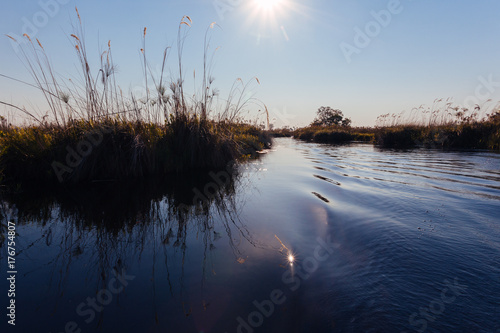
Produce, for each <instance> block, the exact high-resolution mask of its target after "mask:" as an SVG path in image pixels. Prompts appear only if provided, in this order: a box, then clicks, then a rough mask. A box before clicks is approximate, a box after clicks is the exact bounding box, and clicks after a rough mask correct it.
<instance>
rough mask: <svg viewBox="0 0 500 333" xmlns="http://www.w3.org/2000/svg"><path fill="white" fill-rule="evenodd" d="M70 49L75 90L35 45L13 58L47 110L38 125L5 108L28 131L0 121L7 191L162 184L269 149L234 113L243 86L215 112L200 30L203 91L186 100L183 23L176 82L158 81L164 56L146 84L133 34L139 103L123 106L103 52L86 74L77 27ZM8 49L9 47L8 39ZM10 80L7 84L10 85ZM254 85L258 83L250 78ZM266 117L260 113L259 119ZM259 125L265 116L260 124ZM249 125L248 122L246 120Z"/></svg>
mask: <svg viewBox="0 0 500 333" xmlns="http://www.w3.org/2000/svg"><path fill="white" fill-rule="evenodd" d="M76 11H77V12H76V13H77V17H78V24H77V25H76V31H75V32H74V33H73V34H71V36H70V37H71V38H70V39H71V41H72V43H73V46H74V48H75V51H76V55H77V58H78V61H79V64H80V68H81V72H80V74H81V76H82V79H81V82H82V85H78V84H76V83H74V82H73V81H72V80H69V82H70V83H69V84H66V83H62V82H66V81H65V80H61V79H59V78H58V77H57V75H56V74H55V73H56V70H55V69H53V67H52V65H51V63H50V61H49V57H48V55H47V53H46V50H45V48H44V46H43V45H42V43H41V42H40V41H39V40H38V39H35V40H32V39H31V37H30V36H28V35H27V34H25V35H24V36H23V38H26V39H27V40H28V42H27V43H23V44H22V45H20V50H21V57H22V58H23V59H24V62H25V64H26V65H27V68H28V69H29V72H30V74H31V76H32V78H33V82H34V83H33V84H30V83H27V84H29V85H31V86H34V87H36V88H37V89H38V90H39V91H41V92H42V94H43V96H44V97H45V100H46V102H47V104H48V106H49V110H50V111H49V112H48V113H47V114H45V115H37V114H34V113H32V112H30V111H28V110H26V109H25V108H22V107H17V106H15V105H12V104H10V103H6V102H0V103H2V104H4V105H7V106H9V107H12V108H14V109H15V110H17V111H19V112H22V113H23V114H25V115H28V116H29V118H30V119H31V120H30V121H29V123H28V124H25V125H22V126H19V125H12V124H10V123H9V122H8V121H7V120H6V119H5V118H1V119H0V120H1V121H0V175H2V177H3V178H1V179H3V183H4V184H8V185H9V186H10V187H12V186H16V185H17V184H20V183H27V182H42V183H47V184H56V183H57V182H60V183H64V182H71V183H79V182H86V181H87V182H88V181H102V180H117V179H124V178H141V177H147V176H150V175H165V174H168V173H172V172H181V171H185V170H188V169H213V168H221V167H224V166H225V165H226V164H227V163H228V162H229V161H233V160H237V159H239V158H241V157H243V156H246V155H248V154H254V153H255V152H256V151H257V150H260V149H263V148H265V147H269V145H270V137H269V136H268V135H266V134H265V133H264V132H263V130H262V129H259V128H258V127H257V126H255V125H252V124H251V123H250V122H248V121H246V120H245V119H244V118H243V117H242V116H241V113H242V111H243V110H244V108H245V106H246V105H247V103H248V102H249V99H248V98H247V97H245V96H247V95H246V90H247V89H248V84H249V83H247V84H244V83H243V81H242V80H241V79H237V80H236V81H235V83H234V84H233V87H232V88H231V90H230V93H229V96H228V98H227V101H226V103H225V105H224V107H223V108H222V109H221V110H217V109H216V107H215V106H214V98H215V97H216V96H217V95H218V91H217V90H216V89H215V88H213V87H212V83H213V78H212V76H211V66H210V64H209V60H208V58H209V46H210V38H209V37H208V36H209V30H211V29H213V28H214V27H215V26H216V25H215V24H212V25H210V27H209V28H208V29H207V32H206V34H205V48H204V58H203V62H204V63H203V65H204V72H203V86H202V89H201V93H200V94H196V93H195V94H194V95H193V96H192V97H187V96H186V93H185V89H184V79H183V70H182V58H183V57H182V54H183V46H184V41H185V39H186V35H187V29H189V28H190V27H191V24H192V20H191V18H190V17H189V16H184V17H183V18H182V19H181V21H180V23H179V27H178V36H177V53H178V54H177V56H178V64H177V66H178V77H177V78H173V79H171V80H170V82H167V81H166V79H165V77H164V76H165V75H164V73H165V71H166V69H167V58H168V55H169V52H170V48H165V50H164V52H163V62H162V66H161V72H160V73H159V74H158V75H154V73H153V71H152V70H151V66H150V64H149V62H148V59H147V56H146V53H147V49H146V38H147V29H146V28H144V30H143V34H142V48H141V49H140V52H141V54H142V69H143V74H144V84H145V87H144V88H145V96H144V97H141V98H138V97H136V96H135V95H134V94H132V93H131V94H130V95H129V96H126V95H125V94H124V93H123V92H122V90H121V89H120V87H119V86H118V84H117V81H116V78H115V74H116V68H117V66H116V65H115V64H114V63H113V56H112V50H111V42H110V41H109V42H108V43H107V49H106V50H105V51H104V52H102V53H101V54H100V59H99V63H100V67H99V68H98V70H97V71H96V72H94V71H92V69H91V66H90V65H89V63H90V61H89V56H88V54H89V52H88V50H87V47H86V44H85V38H84V33H83V27H82V21H81V18H80V14H79V13H78V9H76ZM8 37H9V38H11V39H13V40H15V39H14V38H12V37H10V36H8ZM11 79H14V78H11ZM255 82H257V83H259V84H260V82H259V80H258V79H257V78H255ZM266 110H267V109H266ZM267 118H268V116H267ZM255 122H256V120H255Z"/></svg>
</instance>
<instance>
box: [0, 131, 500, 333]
mask: <svg viewBox="0 0 500 333" xmlns="http://www.w3.org/2000/svg"><path fill="white" fill-rule="evenodd" d="M228 170H229V171H228V172H223V173H221V172H219V173H217V174H212V175H198V176H196V177H193V176H189V177H186V178H180V177H179V178H176V179H175V180H174V181H172V180H168V179H167V180H165V181H164V182H159V181H158V180H153V181H151V182H143V183H140V184H98V185H96V187H95V188H93V189H85V190H80V191H77V192H76V191H68V192H65V193H62V194H61V193H55V194H47V193H44V194H43V195H40V194H33V195H31V196H29V197H26V196H23V197H19V196H16V197H12V198H6V199H5V200H6V202H7V204H8V205H7V206H6V208H5V211H6V213H8V214H11V215H10V219H11V220H13V221H15V222H16V224H17V232H18V236H17V239H16V251H17V256H16V265H17V271H18V274H17V281H16V327H15V330H13V331H16V332H54V333H55V332H78V330H79V329H80V330H81V332H228V333H229V332H245V333H246V332H405V331H407V332H488V333H490V332H500V319H499V318H500V265H499V262H500V218H499V215H500V155H499V154H496V153H492V152H486V151H460V152H442V151H435V150H418V149H417V150H409V151H396V150H380V149H378V148H376V147H373V146H371V145H368V144H352V145H347V146H332V145H318V144H309V143H302V142H298V141H295V140H292V139H277V140H276V142H275V147H274V148H273V150H272V151H270V152H269V153H267V154H265V155H263V156H261V158H260V159H258V160H255V161H252V162H249V163H247V164H245V165H243V166H241V167H240V168H239V171H238V172H235V170H233V169H228ZM229 174H231V177H230V179H229V178H228V177H226V176H227V175H229ZM214 179H216V180H217V181H215V180H214ZM193 189H194V190H193ZM4 221H5V220H4ZM278 239H279V240H278ZM280 241H281V243H280ZM3 248H6V244H4V245H3ZM290 253H293V255H294V257H295V261H294V263H293V264H290V262H288V261H287V257H288V255H289V254H290ZM6 265H7V258H6V253H5V251H3V252H2V253H1V267H2V270H1V274H2V277H1V278H2V281H3V282H2V285H1V287H2V290H7V289H8V286H7V284H6V283H5V281H6V268H5V267H6ZM117 276H118V277H119V278H117ZM4 294H5V293H4V292H2V295H4ZM2 299H4V300H5V295H4V296H2ZM94 300H95V301H94ZM2 302H4V303H3V304H4V305H5V304H6V302H5V301H2ZM93 302H95V303H93ZM4 308H5V307H4ZM4 311H5V310H4ZM3 317H4V319H3V320H2V323H1V325H2V327H6V326H7V325H6V320H5V315H3ZM3 331H4V329H3V328H2V332H3Z"/></svg>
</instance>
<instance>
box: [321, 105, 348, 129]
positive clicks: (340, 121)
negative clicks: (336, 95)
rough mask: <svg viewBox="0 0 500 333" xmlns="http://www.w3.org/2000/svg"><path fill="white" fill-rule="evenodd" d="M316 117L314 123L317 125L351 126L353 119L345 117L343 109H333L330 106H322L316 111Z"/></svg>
mask: <svg viewBox="0 0 500 333" xmlns="http://www.w3.org/2000/svg"><path fill="white" fill-rule="evenodd" d="M316 115H317V116H316V119H314V121H313V123H312V125H316V126H335V125H336V126H343V127H349V126H350V125H351V119H349V118H344V114H343V113H342V111H340V110H338V109H332V108H331V107H329V106H322V107H320V108H319V109H318V111H317V112H316Z"/></svg>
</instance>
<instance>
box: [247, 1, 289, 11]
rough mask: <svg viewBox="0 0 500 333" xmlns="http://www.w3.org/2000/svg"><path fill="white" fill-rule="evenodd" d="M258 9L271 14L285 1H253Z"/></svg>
mask: <svg viewBox="0 0 500 333" xmlns="http://www.w3.org/2000/svg"><path fill="white" fill-rule="evenodd" d="M253 1H254V2H255V5H256V6H257V9H259V10H262V11H266V12H271V11H274V10H275V9H276V8H278V7H279V6H280V5H282V4H283V1H284V0H253Z"/></svg>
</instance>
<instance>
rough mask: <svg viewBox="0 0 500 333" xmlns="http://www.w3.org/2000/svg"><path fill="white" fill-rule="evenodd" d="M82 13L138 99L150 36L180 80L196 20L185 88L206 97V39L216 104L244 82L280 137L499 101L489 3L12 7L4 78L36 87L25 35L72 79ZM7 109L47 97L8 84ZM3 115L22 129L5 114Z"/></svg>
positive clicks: (92, 39)
mask: <svg viewBox="0 0 500 333" xmlns="http://www.w3.org/2000/svg"><path fill="white" fill-rule="evenodd" d="M75 6H77V7H78V10H79V13H80V16H81V18H82V21H83V26H84V30H85V39H86V43H87V48H88V52H89V57H90V58H91V66H93V68H94V71H95V72H97V66H96V65H97V63H98V61H99V56H100V53H101V52H102V51H103V50H105V49H106V48H107V43H108V40H110V41H111V47H112V52H113V59H114V62H115V63H116V64H117V68H118V70H117V73H116V74H115V75H116V79H117V81H118V83H119V85H120V86H121V87H122V89H123V90H124V91H129V90H132V91H137V92H138V93H139V92H140V91H141V87H143V86H144V79H143V74H142V67H141V53H140V48H141V47H142V36H143V31H144V27H147V36H146V52H147V55H148V59H149V64H150V66H151V68H153V71H154V72H157V71H159V68H160V67H161V63H162V57H163V51H164V49H165V47H169V46H170V47H172V49H171V51H170V55H169V58H168V59H169V61H168V65H169V68H170V70H171V71H172V72H173V73H176V71H177V68H176V56H177V54H176V52H177V50H176V40H177V29H178V26H179V23H180V21H181V19H182V17H183V16H184V15H189V17H190V18H191V19H192V24H191V27H187V26H186V27H183V29H184V28H186V30H185V31H187V33H188V35H187V38H186V39H185V46H184V51H183V71H184V73H185V80H186V85H187V86H189V87H193V88H192V89H191V90H193V91H194V90H195V89H199V88H195V87H199V86H200V83H201V80H200V78H201V73H202V71H203V53H204V38H205V35H206V33H207V31H208V36H209V40H210V42H209V50H210V51H209V55H210V56H212V55H213V60H212V61H211V62H210V64H211V69H212V76H213V77H214V78H215V81H214V83H213V85H214V86H215V87H216V88H218V90H219V91H220V95H219V99H220V100H221V101H223V100H224V99H226V98H227V96H228V94H229V91H230V89H231V86H232V85H233V83H234V82H235V81H236V80H237V79H238V78H241V80H242V81H243V82H245V83H248V88H247V90H246V93H245V95H244V97H245V98H251V99H250V101H249V104H248V105H247V108H248V112H249V113H248V114H249V116H250V117H254V116H256V114H257V113H256V112H257V111H258V110H259V109H262V108H263V105H265V106H266V107H267V108H268V110H269V112H270V118H271V122H272V123H273V124H274V125H275V126H276V127H281V126H292V127H293V126H305V125H307V124H309V123H310V122H312V121H313V119H314V117H315V113H316V110H317V109H318V108H319V107H320V106H330V107H332V108H335V109H340V110H342V112H343V113H344V115H345V116H346V117H349V118H351V119H352V121H353V125H356V126H372V125H374V124H375V120H376V118H377V116H379V115H381V114H385V113H399V112H401V111H404V110H409V109H411V108H413V107H418V106H420V105H422V104H423V105H432V104H433V102H434V101H435V100H436V99H438V98H445V99H446V98H452V99H453V101H454V102H455V103H457V104H459V105H465V106H473V105H474V104H479V105H490V104H491V103H490V104H487V103H488V102H487V101H488V100H490V99H491V100H493V101H500V42H499V36H500V19H499V18H498V14H499V13H500V2H498V1H494V0H482V1H481V0H478V1H457V0H453V1H452V0H443V1H435V0H400V1H398V0H370V1H368V0H366V1H355V0H351V1H345V0H309V1H297V0H267V1H264V0H182V1H181V0H171V1H165V0H164V1H159V0H152V1H140V2H139V1H127V0H120V1H117V0H109V1H108V0H107V1H102V0H100V1H97V0H85V1H82V0H40V1H27V0H17V1H8V2H4V3H3V4H2V11H1V14H0V15H1V19H0V32H1V33H2V35H1V36H0V64H1V65H0V74H2V75H7V76H10V77H14V78H16V79H19V80H25V81H28V82H32V79H31V77H30V75H29V72H28V71H27V69H26V67H25V66H24V65H23V61H22V59H21V58H20V56H19V52H18V47H17V46H16V44H15V43H13V42H12V41H11V40H10V39H9V38H8V37H6V36H4V35H6V34H7V35H10V36H12V37H14V38H16V39H17V40H25V39H23V37H22V35H23V33H27V34H28V35H30V36H31V37H32V38H34V37H36V38H38V39H39V40H40V42H41V43H42V44H43V46H44V49H45V51H46V52H47V54H48V55H49V58H50V61H51V63H52V65H53V67H54V68H55V70H56V73H57V75H59V76H60V77H61V78H62V79H63V80H64V79H67V78H71V77H76V76H77V75H78V74H77V64H78V59H77V58H76V54H75V52H74V48H73V46H72V41H71V38H70V37H69V35H70V34H71V33H73V32H74V28H73V27H74V26H75V25H76V23H77V22H78V19H77V17H76V13H75ZM212 22H216V25H214V26H213V29H210V25H211V23H212ZM194 72H196V73H197V78H196V79H195V80H193V73H194ZM254 78H258V82H257V80H255V79H254ZM0 101H4V102H8V103H12V104H15V105H18V106H24V107H26V108H28V109H31V108H33V109H37V110H39V111H41V112H42V113H43V111H44V108H46V106H45V105H44V102H43V99H42V96H41V94H40V92H38V91H36V90H35V89H32V88H30V87H28V86H26V85H23V84H21V83H18V82H16V81H12V80H10V79H7V78H5V77H0ZM485 103H486V104H485ZM2 114H4V115H9V116H10V117H11V118H12V117H14V118H16V117H21V115H20V114H19V113H16V112H14V111H12V110H11V109H10V108H8V107H4V106H0V115H2Z"/></svg>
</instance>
